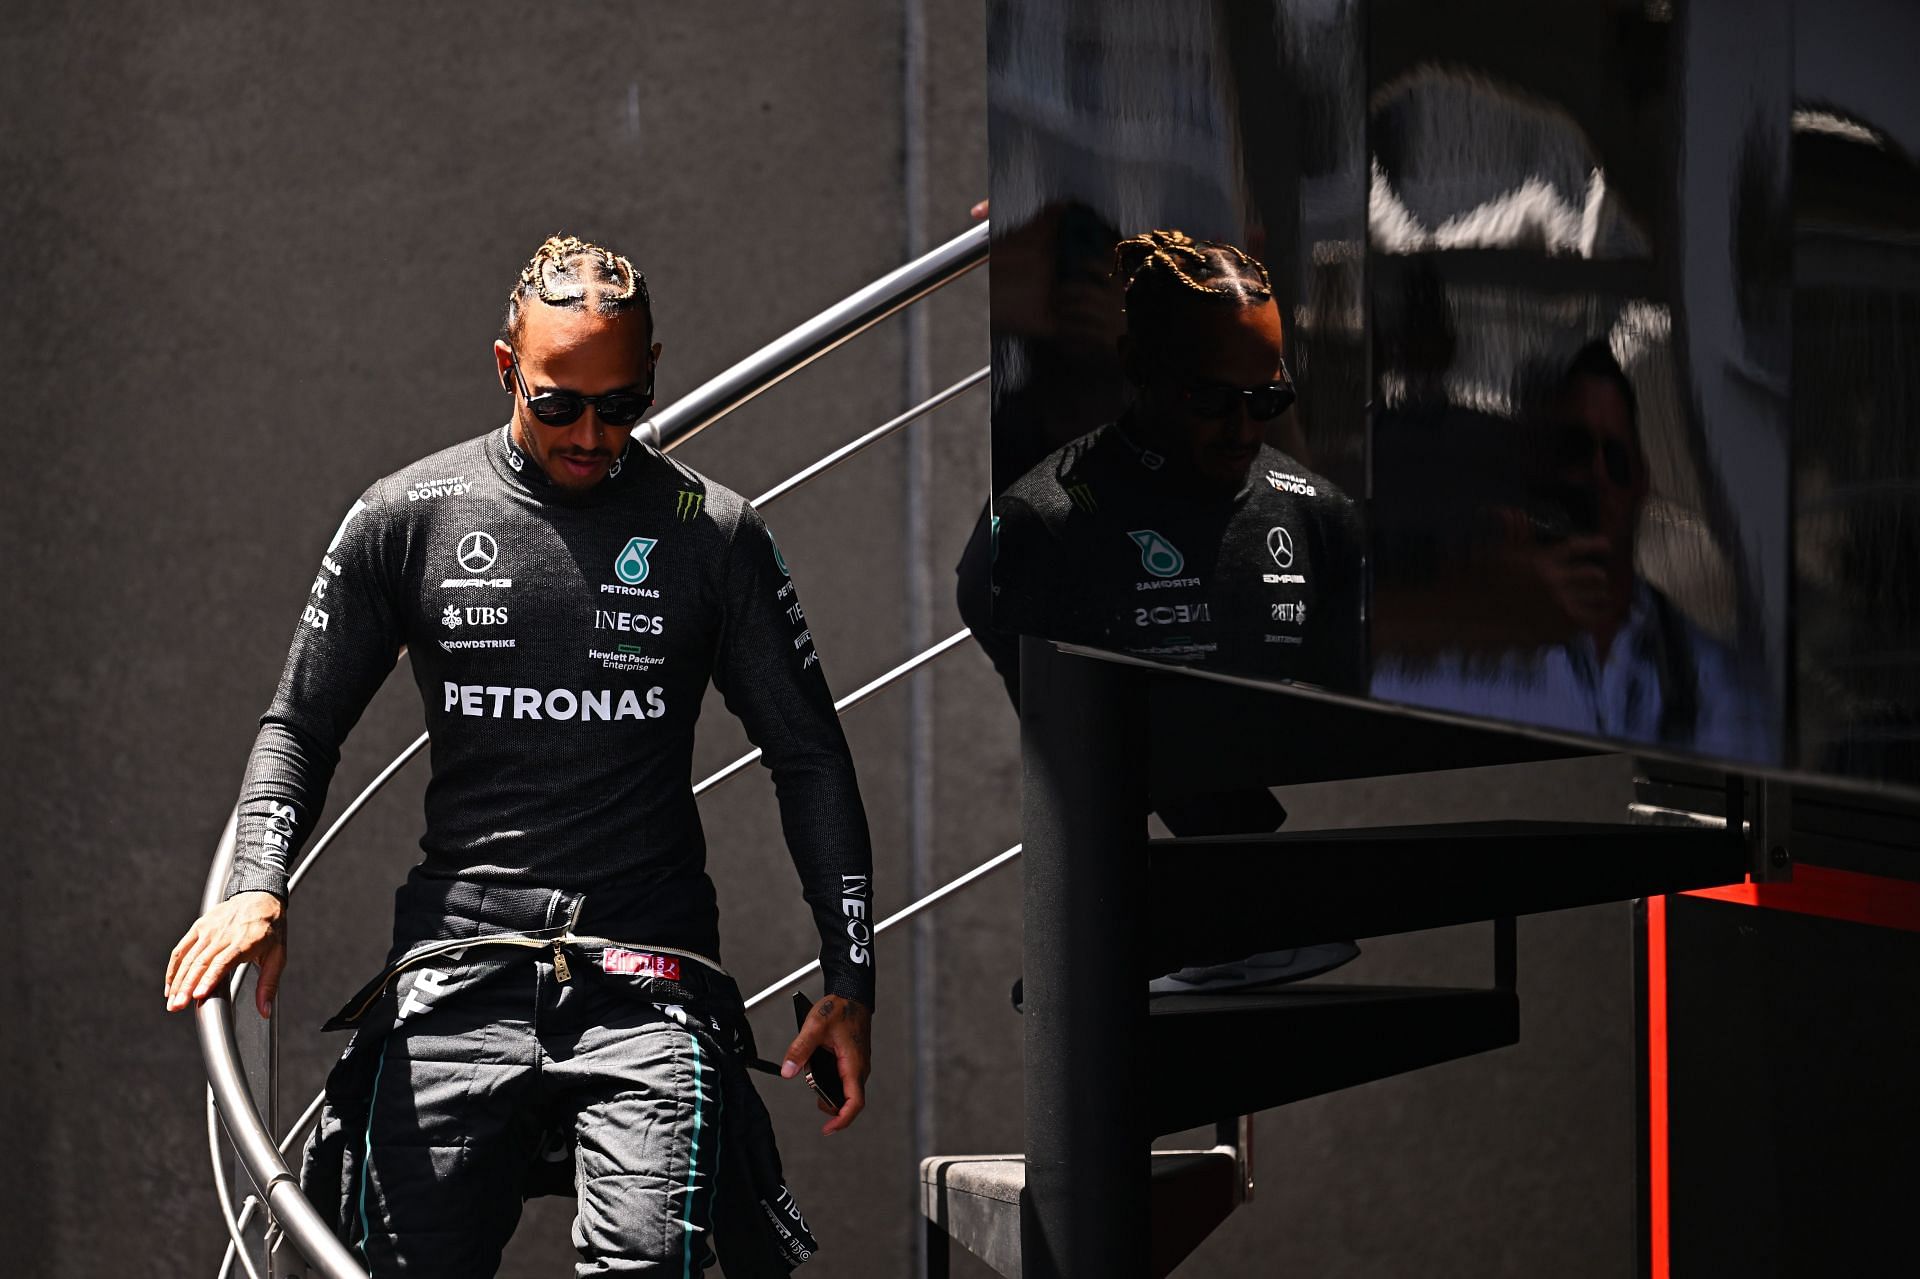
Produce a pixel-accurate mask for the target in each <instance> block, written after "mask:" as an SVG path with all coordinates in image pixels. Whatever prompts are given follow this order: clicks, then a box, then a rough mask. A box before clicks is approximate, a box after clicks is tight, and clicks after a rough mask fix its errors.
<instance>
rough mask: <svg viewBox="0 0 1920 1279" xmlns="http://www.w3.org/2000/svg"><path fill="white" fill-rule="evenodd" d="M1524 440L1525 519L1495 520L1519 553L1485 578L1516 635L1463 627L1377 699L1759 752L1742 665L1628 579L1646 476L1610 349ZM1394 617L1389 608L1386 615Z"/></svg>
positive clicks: (1385, 679) (1574, 371)
mask: <svg viewBox="0 0 1920 1279" xmlns="http://www.w3.org/2000/svg"><path fill="white" fill-rule="evenodd" d="M1518 438H1519V440H1520V441H1521V442H1522V444H1523V446H1525V447H1526V448H1527V453H1526V457H1525V460H1524V463H1523V467H1524V469H1525V471H1526V473H1527V479H1526V488H1527V490H1528V492H1527V498H1526V502H1525V509H1523V510H1505V511H1501V512H1497V514H1499V515H1502V516H1505V517H1509V518H1507V519H1506V521H1505V522H1506V524H1507V525H1508V527H1509V528H1511V529H1513V530H1516V531H1517V534H1518V536H1519V538H1520V540H1521V541H1522V542H1524V543H1525V545H1524V546H1521V547H1519V548H1518V549H1517V550H1516V549H1515V548H1513V547H1511V546H1509V547H1507V548H1505V551H1504V553H1503V554H1502V555H1500V556H1498V557H1495V558H1494V559H1493V560H1491V561H1489V562H1488V563H1486V564H1483V565H1481V566H1480V569H1481V570H1484V571H1478V572H1477V575H1478V576H1479V578H1480V580H1481V583H1482V585H1488V584H1492V585H1493V586H1494V589H1495V591H1496V593H1498V594H1500V595H1502V596H1503V597H1510V598H1511V600H1512V602H1513V604H1514V605H1515V607H1513V608H1512V609H1510V610H1505V611H1503V612H1502V613H1501V615H1502V616H1505V617H1506V618H1507V619H1508V624H1509V633H1508V634H1507V635H1505V636H1504V637H1502V636H1499V635H1498V634H1497V633H1492V634H1490V633H1484V632H1485V628H1484V627H1482V628H1480V629H1478V630H1476V629H1475V628H1474V627H1472V626H1467V627H1465V628H1463V629H1462V630H1461V631H1460V632H1458V634H1459V635H1461V636H1467V638H1466V639H1465V641H1464V642H1463V643H1461V644H1459V645H1458V646H1456V647H1453V648H1451V649H1450V650H1447V651H1442V652H1439V653H1437V654H1434V655H1432V656H1429V657H1426V658H1424V659H1423V658H1419V657H1403V658H1397V659H1389V660H1386V661H1383V662H1382V664H1381V665H1380V667H1379V669H1377V670H1376V671H1375V674H1374V678H1373V685H1372V691H1373V693H1374V695H1375V696H1377V697H1382V698H1387V699H1390V700H1394V701H1402V702H1409V703H1413V704H1417V705H1421V706H1428V707H1433V708H1436V709H1444V710H1456V711H1461V712H1467V713H1473V714H1479V715H1489V716H1493V717H1496V718H1500V719H1511V720H1517V721H1521V722H1525V723H1530V724H1535V725H1539V726H1541V727H1548V728H1562V729H1567V730H1569V731H1574V732H1581V733H1594V734H1597V735H1600V736H1604V737H1612V738H1622V739H1629V740H1637V741H1645V742H1653V743H1658V744H1661V745H1668V746H1676V747H1681V748H1686V749H1693V750H1700V751H1703V752H1707V753H1710V754H1716V755H1729V756H1736V757H1753V756H1757V755H1759V754H1762V753H1764V751H1765V750H1766V749H1767V746H1766V743H1767V736H1766V726H1765V722H1764V715H1765V713H1764V709H1763V708H1762V706H1761V703H1760V699H1759V698H1758V696H1757V691H1756V690H1755V689H1754V688H1753V687H1752V686H1751V683H1750V681H1748V680H1746V679H1744V678H1743V675H1742V668H1741V667H1740V665H1739V663H1738V661H1737V659H1736V658H1735V656H1734V654H1733V653H1732V652H1731V650H1729V649H1728V648H1727V647H1726V646H1725V645H1723V644H1721V643H1720V642H1718V641H1717V640H1715V639H1713V638H1712V637H1711V636H1709V635H1708V634H1706V633H1705V632H1704V631H1702V630H1701V629H1700V628H1699V627H1698V626H1696V625H1695V624H1694V623H1693V622H1692V621H1691V620H1689V619H1688V618H1687V617H1686V615H1685V614H1684V613H1682V612H1681V611H1680V609H1679V608H1678V607H1677V606H1676V605H1675V604H1674V602H1673V601H1672V600H1671V599H1669V598H1668V597H1667V596H1666V595H1665V594H1664V593H1663V592H1661V591H1660V590H1659V589H1658V588H1656V587H1655V586H1653V585H1652V584H1651V583H1650V582H1648V581H1647V580H1646V579H1645V578H1644V577H1643V576H1641V575H1640V573H1639V572H1638V571H1637V570H1636V568H1635V553H1636V547H1637V536H1638V531H1639V525H1640V519H1641V514H1642V511H1643V508H1644V507H1645V504H1646V500H1647V495H1648V491H1649V474H1648V466H1647V460H1646V454H1645V451H1644V449H1643V447H1642V444H1641V439H1640V430H1639V413H1638V405H1637V401H1636V397H1635V395H1634V390H1633V383H1632V382H1631V380H1629V378H1628V377H1627V375H1626V372H1625V371H1624V370H1623V369H1622V368H1621V367H1620V364H1619V362H1618V361H1617V360H1616V359H1615V358H1614V356H1613V354H1612V352H1611V351H1610V350H1609V349H1608V347H1607V344H1606V343H1605V342H1604V341H1595V342H1592V343H1589V344H1588V345H1587V346H1585V347H1583V348H1582V349H1581V350H1580V351H1579V352H1578V354H1576V355H1575V356H1574V358H1573V360H1572V361H1571V362H1570V363H1569V365H1568V366H1567V368H1566V369H1565V371H1564V372H1563V373H1562V375H1561V376H1560V378H1559V379H1558V381H1557V384H1556V385H1555V386H1554V387H1553V389H1552V391H1551V393H1550V395H1549V397H1548V402H1547V404H1546V406H1545V413H1544V417H1543V420H1542V421H1539V422H1536V423H1533V424H1530V425H1528V426H1527V427H1526V428H1525V429H1523V430H1522V431H1521V432H1520V434H1519V436H1518ZM1501 566H1504V568H1502V567H1501ZM1528 601H1532V602H1533V605H1537V607H1536V606H1530V605H1529V603H1528ZM1397 611H1399V610H1396V609H1395V608H1393V607H1390V606H1389V603H1388V601H1387V600H1386V599H1385V598H1384V597H1383V600H1382V612H1383V613H1384V614H1386V615H1388V616H1389V617H1391V616H1392V615H1394V614H1395V613H1396V612H1397ZM1393 629H1394V633H1397V632H1398V629H1399V628H1393ZM1469 633H1470V634H1469ZM1547 633H1552V638H1551V639H1550V640H1543V636H1544V635H1546V634H1547Z"/></svg>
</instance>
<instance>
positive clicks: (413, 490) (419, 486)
mask: <svg viewBox="0 0 1920 1279" xmlns="http://www.w3.org/2000/svg"><path fill="white" fill-rule="evenodd" d="M471 492H473V485H472V484H471V483H469V482H468V480H467V477H466V476H464V475H450V476H448V477H447V478H446V479H444V480H408V481H407V500H408V501H409V502H424V501H426V500H427V499H428V498H434V497H459V496H460V495H461V494H462V493H471Z"/></svg>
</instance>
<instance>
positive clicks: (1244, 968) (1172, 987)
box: [1147, 941, 1360, 995]
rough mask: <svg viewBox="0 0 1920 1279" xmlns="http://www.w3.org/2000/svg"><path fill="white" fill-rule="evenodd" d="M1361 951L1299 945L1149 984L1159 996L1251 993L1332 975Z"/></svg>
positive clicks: (1340, 944) (1341, 945)
mask: <svg viewBox="0 0 1920 1279" xmlns="http://www.w3.org/2000/svg"><path fill="white" fill-rule="evenodd" d="M1359 953H1360V948H1359V947H1358V946H1356V945H1354V944H1353V943H1352V942H1350V941H1336V942H1326V943H1324V944H1322V945H1319V946H1296V947H1294V948H1293V949H1292V950H1270V951H1267V952H1265V953H1264V954H1259V955H1249V956H1247V957H1246V958H1245V959H1242V960H1237V961H1235V962H1234V963H1231V964H1211V965H1208V966H1205V967H1201V968H1182V969H1181V970H1180V971H1179V972H1176V973H1168V974H1167V975H1166V976H1165V977H1157V978H1155V979H1154V980H1153V981H1150V982H1148V983H1147V990H1148V992H1149V993H1151V994H1155V995H1192V994H1198V993H1200V992H1202V991H1204V992H1206V993H1209V994H1212V993H1214V992H1217V991H1227V990H1251V989H1253V988H1255V987H1258V986H1277V985H1279V984H1280V983H1282V982H1289V981H1299V980H1300V979H1301V978H1303V977H1317V976H1319V975H1320V974H1321V973H1325V972H1331V971H1333V970H1334V969H1336V968H1338V967H1339V966H1340V965H1342V964H1344V963H1347V962H1348V961H1350V960H1352V959H1353V958H1354V957H1355V956H1356V955H1358V954H1359Z"/></svg>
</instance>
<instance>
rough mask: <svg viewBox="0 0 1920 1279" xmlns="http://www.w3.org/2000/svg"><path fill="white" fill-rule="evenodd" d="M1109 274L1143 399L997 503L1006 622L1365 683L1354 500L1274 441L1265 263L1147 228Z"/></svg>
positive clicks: (1276, 379)
mask: <svg viewBox="0 0 1920 1279" xmlns="http://www.w3.org/2000/svg"><path fill="white" fill-rule="evenodd" d="M1116 274H1117V275H1118V277H1119V279H1120V280H1121V281H1122V283H1123V285H1124V287H1125V291H1126V324H1127V328H1126V333H1125V335H1124V336H1123V337H1122V338H1121V340H1120V357H1121V363H1122V366H1123V368H1124V371H1125V374H1126V377H1127V380H1128V382H1130V383H1131V384H1132V386H1133V387H1134V389H1135V392H1136V395H1135V399H1134V401H1133V403H1132V405H1131V406H1130V407H1129V408H1128V409H1127V410H1126V412H1125V413H1124V414H1123V415H1122V416H1121V417H1120V419H1119V420H1118V421H1117V422H1114V423H1111V424H1109V425H1107V426H1103V427H1100V428H1099V429H1097V430H1095V431H1092V432H1090V433H1088V434H1087V435H1084V436H1081V437H1080V438H1079V439H1076V440H1074V441H1072V442H1071V443H1069V444H1067V445H1066V446H1065V447H1064V448H1061V449H1059V450H1057V451H1055V452H1054V453H1053V454H1051V455H1050V456H1048V457H1047V458H1046V459H1045V460H1044V461H1042V462H1041V463H1040V465H1038V466H1036V467H1034V468H1033V469H1032V470H1031V471H1029V472H1028V473H1027V474H1026V475H1025V476H1023V477H1022V478H1021V479H1020V480H1019V481H1018V482H1016V483H1015V484H1014V485H1013V486H1012V487H1011V488H1009V489H1008V490H1007V492H1006V493H1005V494H1003V495H1002V496H1001V497H1000V498H999V499H997V500H996V502H995V504H994V514H995V517H996V539H997V547H996V551H995V556H994V582H995V592H996V598H995V625H996V626H997V627H999V628H1001V629H1003V630H1013V631H1020V632H1024V633H1027V634H1033V635H1043V636H1046V637H1048V638H1052V639H1065V640H1074V641H1078V642H1082V643H1087V644H1092V645H1096V646H1099V647H1102V648H1110V649H1115V650H1118V651H1121V652H1127V653H1132V654H1136V655H1139V656H1143V657H1154V658H1160V659H1163V660H1169V661H1176V662H1185V663H1192V664H1197V665H1204V666H1208V667H1213V668H1220V669H1226V670H1232V671H1237V672H1244V673H1249V674H1259V675H1266V676H1271V677H1276V678H1285V679H1295V680H1303V681H1308V682H1311V683H1316V684H1321V685H1325V686H1327V687H1332V688H1345V689H1352V690H1358V689H1360V688H1361V687H1363V685H1364V678H1363V671H1364V650H1363V647H1362V636H1361V623H1360V602H1361V541H1360V531H1359V524H1358V520H1357V516H1356V514H1355V511H1354V508H1353V504H1352V502H1351V501H1349V500H1348V499H1347V497H1346V496H1345V495H1343V494H1342V493H1340V492H1339V490H1337V489H1335V488H1334V487H1333V485H1332V484H1330V483H1328V481H1326V480H1325V479H1323V478H1322V477H1320V476H1318V475H1315V474H1313V473H1311V472H1309V471H1307V470H1306V469H1305V468H1304V467H1302V466H1301V465H1300V464H1299V463H1298V462H1296V461H1294V460H1293V459H1292V458H1290V457H1288V456H1287V455H1286V454H1284V453H1281V452H1279V451H1278V450H1276V449H1274V448H1272V447H1270V446H1268V445H1267V444H1266V443H1265V442H1264V438H1263V437H1264V435H1265V432H1266V429H1267V424H1268V423H1269V422H1270V421H1271V420H1272V419H1273V418H1275V417H1278V416H1279V415H1280V414H1281V413H1283V412H1285V411H1286V409H1287V407H1288V406H1289V405H1290V404H1292V402H1293V386H1292V382H1291V380H1290V379H1289V377H1288V374H1287V368H1286V363H1285V361H1284V360H1283V359H1282V332H1281V324H1280V313H1279V309H1278V307H1277V306H1276V305H1275V303H1274V298H1273V293H1272V290H1271V288H1270V287H1269V285H1268V281H1267V275H1266V271H1265V269H1264V268H1262V267H1261V265H1260V264H1259V263H1258V262H1256V261H1254V260H1253V259H1252V258H1250V257H1248V256H1247V255H1246V254H1245V253H1243V252H1241V251H1240V250H1239V249H1237V248H1234V247H1232V246H1231V245H1225V244H1216V243H1212V242H1210V241H1195V240H1192V239H1189V238H1188V237H1187V236H1185V235H1183V234H1181V233H1180V232H1177V231H1154V232H1150V233H1148V234H1146V235H1142V236H1137V237H1135V238H1133V239H1131V240H1126V241H1123V242H1122V243H1121V244H1120V246H1119V248H1118V250H1117V253H1116Z"/></svg>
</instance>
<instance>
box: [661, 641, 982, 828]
mask: <svg viewBox="0 0 1920 1279" xmlns="http://www.w3.org/2000/svg"><path fill="white" fill-rule="evenodd" d="M972 634H973V632H972V631H970V630H968V629H967V628H966V627H964V626H963V627H961V628H960V629H959V630H957V631H955V632H954V633H953V634H951V635H949V636H947V637H946V638H945V639H943V640H941V641H940V642H939V643H938V644H935V645H934V646H933V647H932V648H930V649H928V650H927V651H926V652H924V653H921V654H918V655H917V656H914V657H909V658H908V659H907V660H906V661H904V662H902V663H900V665H898V666H896V667H894V668H893V669H892V670H890V671H888V672H887V673H886V674H885V675H881V676H879V677H878V678H875V679H871V680H868V681H867V682H866V683H865V684H862V685H861V686H860V687H859V688H856V689H854V690H853V691H852V692H851V693H848V694H847V695H846V696H845V697H843V698H841V699H840V700H839V701H837V702H835V703H834V704H833V709H834V710H835V711H836V712H838V713H842V714H844V713H845V712H846V711H847V710H848V709H850V708H851V707H855V706H858V705H859V704H860V703H862V702H864V701H866V700H867V699H868V698H869V697H872V696H873V695H874V694H875V693H877V692H879V691H880V690H881V689H883V688H885V687H886V686H887V685H889V684H892V683H894V682H895V681H897V680H900V679H903V678H905V677H906V676H908V675H911V674H912V673H913V672H914V671H917V670H919V669H920V668H921V667H922V666H925V665H926V664H927V663H928V662H931V661H932V660H933V659H934V658H936V657H938V656H940V655H941V654H942V653H945V652H946V651H947V650H948V649H951V648H952V647H954V645H956V644H961V643H964V642H965V641H966V640H967V638H968V637H969V636H971V635H972ZM759 758H760V750H759V748H758V747H755V748H754V749H753V750H750V751H748V752H747V753H746V754H744V755H742V756H741V757H740V758H739V759H736V760H734V761H733V763H731V764H728V765H727V766H726V767H725V768H723V769H721V770H720V771H719V772H717V773H715V774H714V775H713V776H711V777H709V778H707V779H706V780H705V781H702V782H701V783H700V784H699V785H697V786H695V787H694V788H693V793H694V794H695V795H698V794H701V793H702V792H703V791H709V790H712V789H713V788H714V787H715V786H718V785H719V784H720V783H721V782H724V781H726V780H727V779H728V778H729V777H732V776H734V775H736V774H738V773H739V772H740V771H741V770H743V769H745V768H746V767H747V766H748V765H749V764H751V763H753V762H754V761H755V760H757V759H759Z"/></svg>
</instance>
